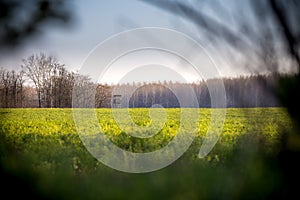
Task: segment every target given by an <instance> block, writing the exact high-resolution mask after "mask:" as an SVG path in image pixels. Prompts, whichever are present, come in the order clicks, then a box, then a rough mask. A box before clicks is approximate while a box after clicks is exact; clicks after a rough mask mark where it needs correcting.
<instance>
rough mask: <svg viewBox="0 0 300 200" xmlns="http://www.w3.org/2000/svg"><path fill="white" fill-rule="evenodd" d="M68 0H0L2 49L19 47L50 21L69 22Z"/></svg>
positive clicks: (0, 39)
mask: <svg viewBox="0 0 300 200" xmlns="http://www.w3.org/2000/svg"><path fill="white" fill-rule="evenodd" d="M69 9H70V6H69V4H68V1H67V0H37V1H36V0H28V1H22V0H0V49H2V48H3V49H7V47H9V48H13V47H17V46H19V45H20V44H22V43H23V42H24V41H26V40H27V39H29V38H30V37H32V36H34V35H36V34H37V33H41V31H42V30H43V29H45V27H44V26H43V25H45V24H49V23H50V22H59V23H62V24H64V25H65V24H68V23H69V22H70V19H71V12H70V10H69Z"/></svg>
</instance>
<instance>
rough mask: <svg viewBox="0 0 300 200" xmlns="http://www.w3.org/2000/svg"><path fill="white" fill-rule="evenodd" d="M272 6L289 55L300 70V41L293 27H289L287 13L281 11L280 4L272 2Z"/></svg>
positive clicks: (273, 0)
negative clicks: (299, 41)
mask: <svg viewBox="0 0 300 200" xmlns="http://www.w3.org/2000/svg"><path fill="white" fill-rule="evenodd" d="M288 2H290V3H291V2H292V1H288ZM270 6H271V8H272V11H273V12H274V15H275V17H276V18H277V20H278V23H279V25H280V27H282V30H283V34H284V36H285V37H284V38H285V39H286V45H287V48H288V51H289V54H290V56H291V57H293V58H294V59H295V61H296V63H297V67H298V69H300V57H299V54H298V52H297V51H298V50H297V48H298V41H297V39H296V38H295V37H294V36H293V34H292V31H291V27H290V26H289V23H288V18H287V13H285V12H284V11H283V10H282V9H280V6H279V5H278V2H277V1H276V0H270ZM290 6H292V5H290Z"/></svg>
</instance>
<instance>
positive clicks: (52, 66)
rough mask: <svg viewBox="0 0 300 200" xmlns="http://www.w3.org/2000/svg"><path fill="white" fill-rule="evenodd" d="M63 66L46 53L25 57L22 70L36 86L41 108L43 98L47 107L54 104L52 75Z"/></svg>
mask: <svg viewBox="0 0 300 200" xmlns="http://www.w3.org/2000/svg"><path fill="white" fill-rule="evenodd" d="M61 67H63V65H61V64H59V63H58V62H57V60H56V59H55V58H54V57H53V56H46V54H44V53H40V54H38V55H32V56H29V57H28V58H27V59H23V64H22V70H23V72H24V74H25V75H26V76H27V77H28V78H29V79H30V80H31V81H32V82H33V84H34V86H35V89H36V92H37V97H38V102H39V108H41V107H42V100H43V102H44V103H46V106H47V107H52V106H53V91H52V84H53V83H52V80H53V79H52V76H55V75H56V73H57V69H59V68H61Z"/></svg>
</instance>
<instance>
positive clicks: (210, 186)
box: [0, 108, 292, 199]
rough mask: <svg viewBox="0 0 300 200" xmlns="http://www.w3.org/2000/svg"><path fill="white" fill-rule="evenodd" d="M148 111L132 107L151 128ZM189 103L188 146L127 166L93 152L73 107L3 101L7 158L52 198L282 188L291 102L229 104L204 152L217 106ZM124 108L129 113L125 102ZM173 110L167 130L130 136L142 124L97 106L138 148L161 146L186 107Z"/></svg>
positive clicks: (222, 194) (253, 192)
mask: <svg viewBox="0 0 300 200" xmlns="http://www.w3.org/2000/svg"><path fill="white" fill-rule="evenodd" d="M148 111H149V110H148V109H131V110H130V115H131V118H132V119H133V121H134V123H135V124H137V125H138V126H141V127H143V128H145V130H146V131H151V130H147V126H149V125H150V124H151V118H150V117H149V115H148ZM187 111H188V112H191V114H192V112H199V113H200V123H199V125H198V127H196V128H197V133H196V138H195V140H194V142H193V143H192V145H191V147H190V148H189V150H188V151H187V152H186V153H185V154H184V155H183V156H182V157H181V158H180V159H179V160H177V161H176V162H175V163H173V164H172V165H170V166H168V167H166V168H164V169H161V170H159V171H155V172H151V173H146V174H127V173H123V172H118V171H116V170H114V169H110V168H108V167H106V166H105V165H103V164H102V163H100V162H98V161H97V160H96V159H95V158H93V157H92V156H91V155H90V154H89V152H88V151H87V150H86V148H85V146H84V145H83V144H82V142H81V140H80V137H79V136H78V134H77V129H76V126H75V123H74V120H73V112H72V109H0V119H1V121H0V137H1V138H0V139H1V143H0V144H1V149H0V150H1V151H0V153H1V161H0V162H1V165H2V168H3V169H4V170H5V172H8V173H10V174H13V175H14V176H16V177H17V178H18V180H19V179H21V180H23V179H24V180H25V182H28V183H29V184H30V185H31V187H32V188H33V190H34V191H35V192H38V194H39V195H41V196H42V197H45V196H47V197H48V198H51V199H52V198H73V199H95V198H101V199H102V198H108V199H124V198H126V199H161V198H166V199H240V198H242V197H244V196H248V197H249V198H250V199H252V198H253V199H255V198H265V197H266V196H268V195H269V194H270V193H271V192H272V190H273V189H274V188H276V186H277V184H279V180H280V177H279V175H278V173H277V171H276V170H277V169H276V168H275V167H274V164H273V163H272V162H273V161H272V158H274V157H276V154H277V151H278V149H279V146H280V141H281V132H282V128H284V129H285V130H287V129H290V128H291V127H292V122H291V120H290V118H289V117H288V114H287V113H286V110H285V109H283V108H249V109H233V108H232V109H227V110H226V120H225V123H224V126H223V131H222V134H221V136H220V138H219V140H218V142H217V144H216V146H215V147H214V148H213V150H212V151H211V152H210V153H209V155H208V156H206V157H205V158H204V159H199V158H198V157H197V154H198V152H199V149H200V146H201V144H202V141H203V138H204V137H205V134H206V131H207V129H208V125H209V123H210V119H211V117H210V113H211V110H210V109H199V110H198V109H197V110H196V109H187ZM118 112H119V115H126V110H125V109H120V110H119V111H118ZM156 112H162V110H160V109H157V110H156ZM166 114H167V121H166V123H165V124H164V125H163V128H162V130H160V131H159V132H157V134H155V135H154V136H153V137H152V138H148V139H141V138H137V137H132V136H128V134H130V133H131V132H133V131H136V130H135V129H133V128H132V127H130V126H128V127H125V129H126V130H121V129H120V128H119V127H118V125H117V124H116V122H115V120H114V118H113V116H112V113H111V110H110V109H97V110H96V116H97V118H98V123H99V125H100V127H101V128H102V130H103V131H104V132H105V134H106V135H107V136H108V137H109V138H110V139H111V140H112V141H113V142H114V143H115V144H116V145H118V146H119V147H121V148H123V149H126V150H128V151H132V152H149V151H153V150H156V149H160V148H161V147H163V146H165V145H166V144H168V142H169V141H171V140H172V138H173V137H174V136H175V135H176V132H177V130H178V128H179V127H180V109H166ZM215 128H216V130H217V129H218V128H220V127H215ZM86 131H89V130H86ZM135 134H136V135H138V134H144V133H143V132H142V131H141V133H135ZM277 175H278V176H277Z"/></svg>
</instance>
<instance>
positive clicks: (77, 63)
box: [0, 0, 249, 83]
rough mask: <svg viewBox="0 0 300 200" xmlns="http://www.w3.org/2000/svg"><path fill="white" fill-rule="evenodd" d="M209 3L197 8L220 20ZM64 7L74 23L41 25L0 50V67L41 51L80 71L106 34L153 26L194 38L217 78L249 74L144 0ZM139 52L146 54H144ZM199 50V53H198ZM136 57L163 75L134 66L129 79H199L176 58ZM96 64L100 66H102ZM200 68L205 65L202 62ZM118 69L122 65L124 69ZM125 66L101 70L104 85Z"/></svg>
mask: <svg viewBox="0 0 300 200" xmlns="http://www.w3.org/2000/svg"><path fill="white" fill-rule="evenodd" d="M214 1H216V0H212V1H210V2H209V3H204V4H202V5H201V6H202V9H203V10H204V11H205V12H206V14H207V15H209V16H211V17H213V18H215V19H216V20H220V18H218V16H222V13H221V14H220V13H218V15H217V14H216V13H215V10H214V9H212V7H211V6H210V5H212V4H213V2H214ZM185 2H186V3H192V2H194V1H192V0H189V1H185ZM204 2H207V1H204ZM224 5H225V4H224ZM225 6H227V7H228V6H229V7H232V8H233V7H236V5H234V4H233V3H230V2H229V3H227V4H226V5H225ZM70 7H71V8H72V11H73V17H74V18H73V19H74V23H73V24H72V26H71V27H70V28H69V27H68V28H63V27H62V28H57V27H55V28H54V27H52V26H49V27H45V29H44V33H43V34H42V35H41V36H39V37H38V38H35V39H34V40H30V41H29V42H27V43H26V45H25V46H23V47H21V48H19V49H18V50H17V51H16V52H14V53H11V52H9V53H2V55H0V67H4V68H11V69H20V66H21V64H22V61H21V60H22V59H23V58H26V57H28V56H30V55H32V54H36V53H39V52H44V53H46V54H48V55H53V56H55V57H56V58H57V59H58V60H59V62H61V63H63V64H65V65H66V67H67V68H68V69H69V70H74V71H75V70H80V69H82V67H83V66H84V65H85V63H86V61H87V60H88V59H91V58H90V57H89V56H90V55H91V54H92V53H93V51H95V49H97V47H99V44H100V45H101V43H103V42H105V41H107V40H109V38H112V37H113V36H114V35H116V34H120V33H122V32H124V31H129V30H132V29H136V28H143V27H159V28H165V29H170V30H174V31H178V32H180V33H183V34H185V35H187V36H188V37H191V39H192V40H195V41H197V42H199V43H200V44H201V45H202V47H203V48H204V50H205V55H206V54H207V55H206V58H205V59H211V60H212V62H213V64H214V65H215V66H216V68H217V71H216V73H217V74H216V76H217V77H218V76H238V75H243V74H249V72H248V71H247V70H245V69H243V68H238V67H236V66H232V65H231V64H230V62H228V60H226V57H225V58H224V56H223V57H222V56H220V54H217V53H216V52H215V51H213V49H215V47H214V46H213V44H210V43H208V42H207V41H208V40H205V39H204V40H203V39H201V35H202V33H201V32H202V30H201V29H199V28H196V27H195V26H194V25H193V24H191V23H190V22H188V21H186V20H185V19H183V18H182V17H179V16H176V15H173V14H170V13H168V12H166V11H164V10H161V9H159V8H157V7H154V6H152V5H148V4H146V3H144V2H141V1H137V0H109V1H107V0H88V1H83V0H74V1H70ZM229 9H230V8H229ZM227 20H228V23H230V20H232V19H227ZM229 25H230V24H229ZM174 42H176V41H174ZM110 51H111V50H110V49H107V52H110ZM191 51H193V49H191ZM145 53H146V54H147V52H145ZM201 53H202V54H203V52H201ZM115 56H118V55H115ZM144 56H145V55H144ZM207 56H208V57H209V58H208V57H207ZM167 57H168V56H167ZM142 58H143V56H141V54H140V53H137V54H136V55H133V57H132V55H131V59H137V60H139V62H138V63H139V64H140V65H141V67H144V66H145V65H147V66H148V67H150V68H151V66H153V68H154V69H155V70H156V71H157V70H158V66H161V73H164V74H165V75H164V76H162V75H159V76H155V75H153V76H151V78H149V77H147V75H149V74H151V73H150V71H152V72H153V71H155V70H154V69H153V70H152V69H149V71H147V70H138V69H137V72H133V73H134V74H135V75H134V76H128V77H131V78H132V81H140V80H143V79H149V81H150V80H151V81H155V80H160V79H169V80H173V81H179V80H182V77H183V78H184V79H185V80H187V81H188V82H195V81H197V80H199V79H200V78H201V73H199V74H195V71H194V70H192V69H191V70H188V69H187V68H186V67H182V68H178V67H177V69H173V68H172V65H173V64H174V63H175V64H174V65H177V64H178V59H175V58H173V60H175V61H174V63H173V64H172V62H169V63H167V65H168V66H163V65H162V64H161V63H159V62H157V60H156V61H155V62H153V65H151V63H149V62H147V64H143V62H142V61H143V60H141V59H142ZM94 59H95V62H98V60H97V56H96V58H94ZM170 59H171V58H170ZM203 63H206V62H203ZM203 65H204V64H203ZM99 67H100V68H101V67H102V68H105V66H99ZM122 67H123V68H122ZM202 67H204V68H205V67H206V66H202ZM124 68H126V69H125V72H124ZM166 68H167V69H169V70H173V71H174V70H175V73H176V74H181V75H182V77H181V78H176V77H177V76H175V75H174V74H173V75H172V73H167V71H166ZM175 68H176V67H175ZM130 70H131V71H132V69H131V68H130V66H125V67H124V65H123V66H121V65H120V66H119V68H115V70H114V71H113V70H110V71H108V72H109V73H106V75H105V78H104V80H103V81H104V82H107V83H116V82H117V81H120V80H121V79H122V76H124V75H125V74H126V71H128V73H129V71H130ZM200 70H202V69H200ZM158 71H159V70H158ZM122 74H123V75H122ZM183 74H184V75H183ZM121 75H122V76H121ZM143 77H144V78H143ZM162 77H163V78H162ZM134 79H136V80H134ZM126 80H127V79H126ZM161 81H162V80H161Z"/></svg>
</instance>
